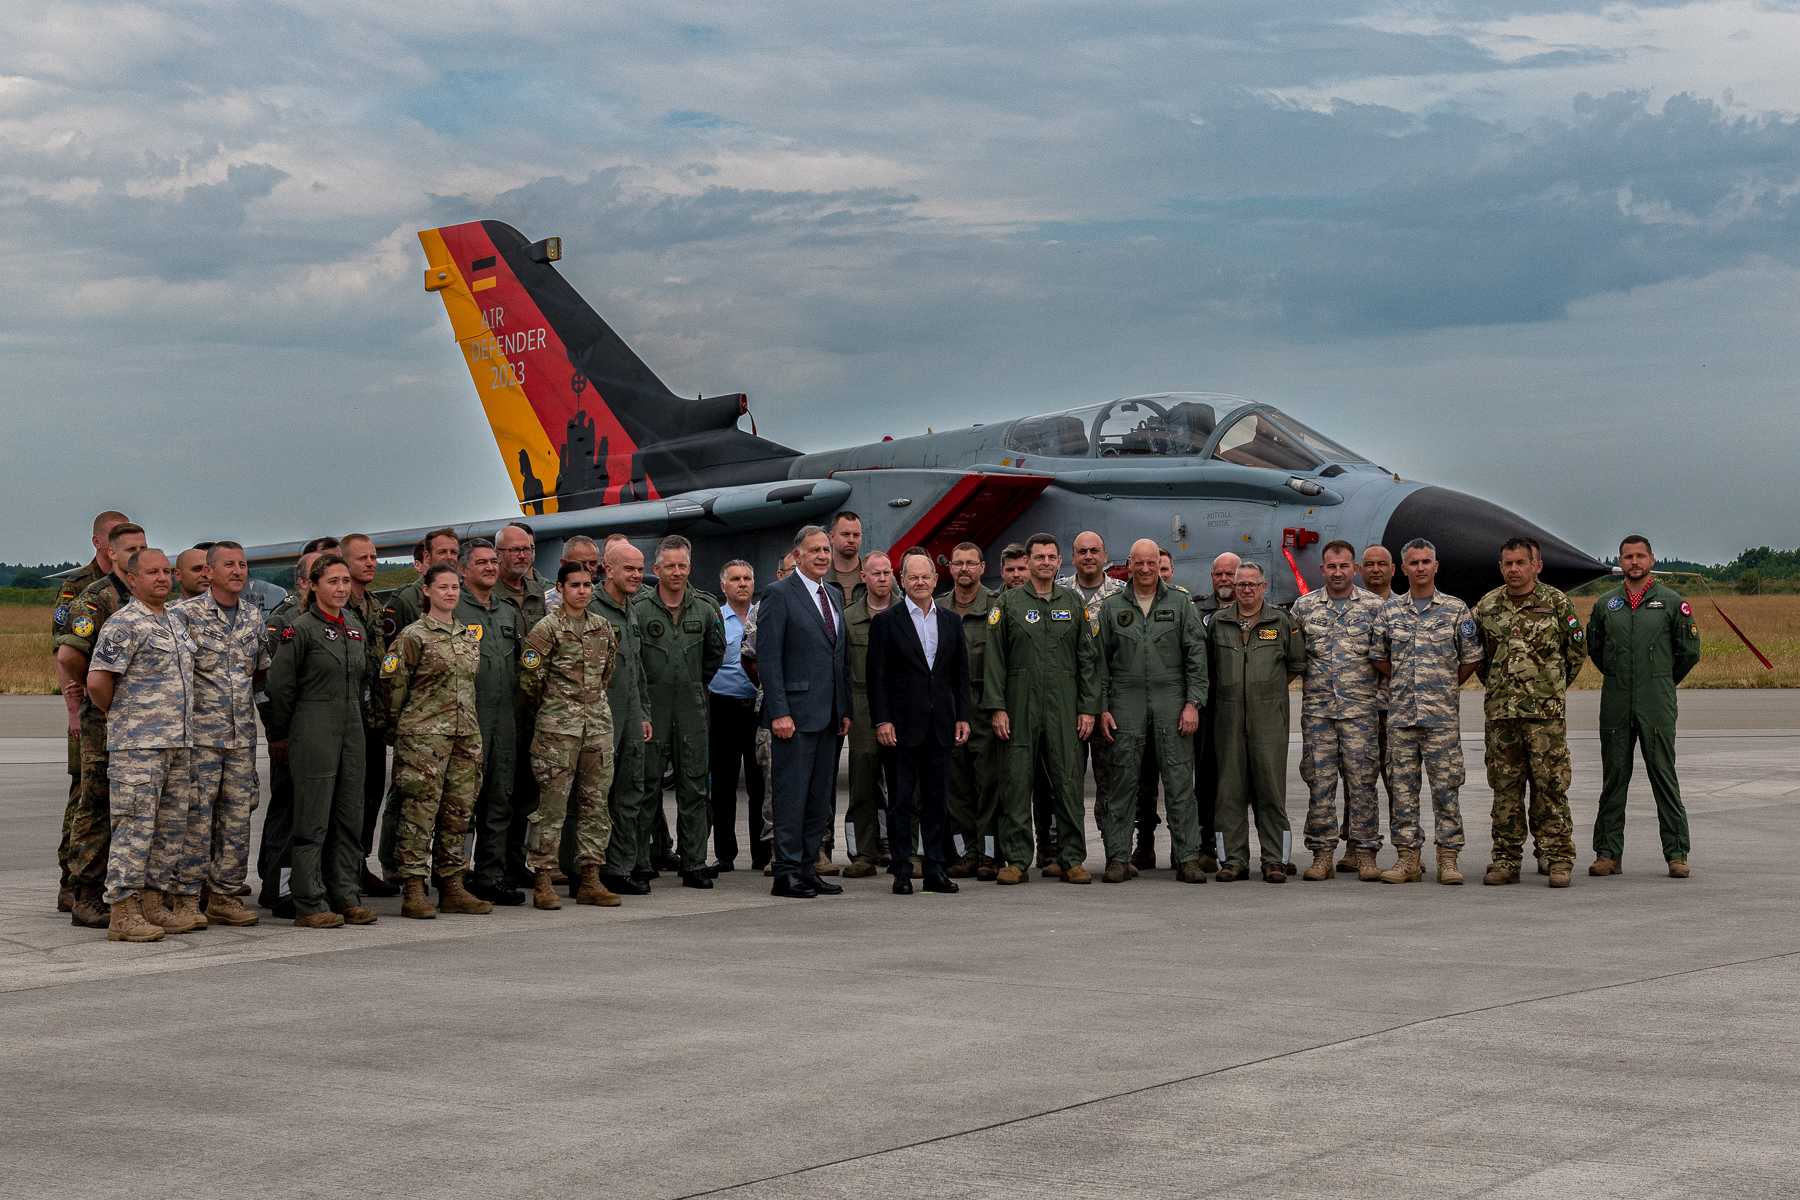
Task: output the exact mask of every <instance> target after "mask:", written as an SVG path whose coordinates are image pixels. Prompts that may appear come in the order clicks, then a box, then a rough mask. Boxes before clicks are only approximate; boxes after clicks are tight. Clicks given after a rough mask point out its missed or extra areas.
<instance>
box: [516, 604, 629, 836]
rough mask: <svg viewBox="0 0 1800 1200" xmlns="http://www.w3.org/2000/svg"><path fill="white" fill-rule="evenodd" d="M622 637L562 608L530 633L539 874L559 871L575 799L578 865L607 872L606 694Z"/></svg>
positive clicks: (527, 679) (524, 668) (523, 662)
mask: <svg viewBox="0 0 1800 1200" xmlns="http://www.w3.org/2000/svg"><path fill="white" fill-rule="evenodd" d="M618 649H619V642H618V635H617V634H615V633H614V632H613V627H612V623H611V622H610V621H608V620H607V619H606V618H605V617H602V616H600V615H598V614H597V613H593V612H583V613H582V614H581V615H580V616H579V617H576V616H574V615H572V614H571V613H569V612H568V610H567V609H565V608H563V607H562V606H560V605H559V606H557V609H556V611H555V612H553V613H551V614H550V615H549V616H546V617H545V618H543V619H542V620H540V621H539V622H538V623H537V624H536V625H533V626H532V627H531V632H530V633H529V634H527V635H526V636H525V652H524V654H523V655H522V656H521V657H520V659H519V692H520V695H521V696H523V697H524V698H525V700H526V702H527V703H528V704H536V705H537V718H536V728H537V733H536V735H535V736H534V737H533V738H532V741H531V771H532V774H533V776H535V778H536V780H537V784H538V806H537V808H536V809H535V810H534V811H533V812H532V813H531V818H530V828H529V829H528V830H527V831H526V834H525V861H526V865H527V866H528V867H529V868H530V869H531V870H533V871H549V870H553V869H555V867H556V865H557V862H558V860H559V858H560V857H561V853H562V830H563V821H564V819H565V815H566V812H567V809H568V807H569V793H570V791H571V790H573V791H574V794H575V863H576V865H577V866H583V867H586V866H595V867H598V866H601V865H603V864H604V863H605V862H606V844H607V842H608V840H610V838H611V836H612V816H611V814H610V813H609V812H608V811H607V803H606V797H607V793H608V792H609V791H610V790H611V788H612V781H613V721H612V706H611V705H610V704H608V703H607V699H606V689H607V687H608V685H610V684H611V683H612V678H613V672H614V669H615V668H616V667H617V665H618Z"/></svg>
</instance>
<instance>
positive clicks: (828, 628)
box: [818, 586, 837, 646]
mask: <svg viewBox="0 0 1800 1200" xmlns="http://www.w3.org/2000/svg"><path fill="white" fill-rule="evenodd" d="M818 594H819V615H820V616H822V617H824V618H825V640H826V641H828V642H830V643H831V644H832V645H834V646H835V645H837V623H836V622H834V621H833V620H832V619H831V601H829V600H827V599H826V598H825V588H824V587H823V586H821V587H820V588H819V593H818Z"/></svg>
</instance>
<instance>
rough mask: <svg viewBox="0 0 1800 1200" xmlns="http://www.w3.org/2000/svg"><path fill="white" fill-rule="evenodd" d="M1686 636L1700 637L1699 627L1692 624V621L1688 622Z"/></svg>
mask: <svg viewBox="0 0 1800 1200" xmlns="http://www.w3.org/2000/svg"><path fill="white" fill-rule="evenodd" d="M1688 636H1689V637H1691V638H1697V637H1699V636H1700V626H1698V625H1696V624H1694V623H1693V622H1692V621H1689V622H1688Z"/></svg>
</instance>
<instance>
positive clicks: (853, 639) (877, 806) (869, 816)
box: [826, 592, 912, 865]
mask: <svg viewBox="0 0 1800 1200" xmlns="http://www.w3.org/2000/svg"><path fill="white" fill-rule="evenodd" d="M902 602H903V601H902V600H901V598H900V597H899V596H898V595H890V596H889V597H888V606H889V607H890V608H891V607H892V606H893V605H894V604H895V603H902ZM881 611H883V612H885V611H886V610H885V609H883V610H881ZM875 616H876V614H875V613H873V612H871V611H869V596H868V593H867V592H864V593H863V594H861V595H859V596H858V597H857V598H856V600H855V601H854V602H853V603H852V604H850V605H849V606H848V607H846V608H845V609H844V637H845V645H846V648H847V652H848V656H849V659H850V737H849V738H848V739H847V740H848V741H849V743H850V762H849V767H850V804H849V807H848V808H846V809H845V810H844V837H845V841H847V842H848V843H849V844H848V845H847V846H846V847H845V849H847V850H849V851H850V857H851V859H852V860H859V861H863V862H868V863H871V864H875V865H884V864H883V860H885V859H886V858H887V857H888V854H889V851H890V849H891V851H892V852H893V853H894V854H903V855H907V856H910V855H911V854H912V847H911V846H894V847H891V848H890V847H889V846H888V844H887V829H886V821H887V806H888V797H889V796H891V795H892V794H893V790H894V770H895V767H896V763H895V759H894V752H893V751H892V750H885V749H883V748H882V746H881V744H880V743H879V742H877V741H876V740H875V723H874V721H872V720H871V719H870V717H869V625H870V623H871V622H873V621H874V620H875ZM826 845H827V847H829V845H830V835H829V834H828V835H826Z"/></svg>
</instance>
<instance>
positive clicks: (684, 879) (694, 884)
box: [681, 871, 713, 892]
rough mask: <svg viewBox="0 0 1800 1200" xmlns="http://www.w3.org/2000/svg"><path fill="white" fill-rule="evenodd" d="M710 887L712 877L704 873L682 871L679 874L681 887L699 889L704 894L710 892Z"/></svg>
mask: <svg viewBox="0 0 1800 1200" xmlns="http://www.w3.org/2000/svg"><path fill="white" fill-rule="evenodd" d="M712 885H713V881H712V876H711V875H708V874H707V873H706V872H705V871H683V872H682V873H681V886H682V887H691V888H699V889H700V890H701V891H703V892H706V891H711V890H712Z"/></svg>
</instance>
